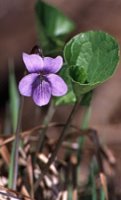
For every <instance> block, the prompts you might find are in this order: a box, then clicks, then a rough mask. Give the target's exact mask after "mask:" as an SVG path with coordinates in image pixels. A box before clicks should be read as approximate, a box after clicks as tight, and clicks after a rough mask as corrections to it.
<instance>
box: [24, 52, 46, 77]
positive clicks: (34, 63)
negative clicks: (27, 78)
mask: <svg viewBox="0 0 121 200" xmlns="http://www.w3.org/2000/svg"><path fill="white" fill-rule="evenodd" d="M23 61H24V64H25V65H26V68H27V70H28V71H29V72H30V73H33V72H35V73H36V72H40V71H43V59H42V58H41V57H40V56H39V55H37V54H31V55H29V54H27V53H23Z"/></svg>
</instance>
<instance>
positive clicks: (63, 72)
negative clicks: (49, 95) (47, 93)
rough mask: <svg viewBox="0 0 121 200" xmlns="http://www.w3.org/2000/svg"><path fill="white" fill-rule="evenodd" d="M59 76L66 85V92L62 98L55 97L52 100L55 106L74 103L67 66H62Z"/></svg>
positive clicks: (74, 98) (74, 97)
mask: <svg viewBox="0 0 121 200" xmlns="http://www.w3.org/2000/svg"><path fill="white" fill-rule="evenodd" d="M59 75H60V76H61V77H62V78H63V79H64V80H65V82H66V84H67V85H68V92H67V94H66V95H64V96H62V97H55V98H54V102H55V105H56V106H58V105H63V104H71V103H74V102H75V101H76V96H75V94H74V92H73V88H72V83H71V80H70V78H69V73H68V67H67V65H63V67H62V69H61V71H60V72H59Z"/></svg>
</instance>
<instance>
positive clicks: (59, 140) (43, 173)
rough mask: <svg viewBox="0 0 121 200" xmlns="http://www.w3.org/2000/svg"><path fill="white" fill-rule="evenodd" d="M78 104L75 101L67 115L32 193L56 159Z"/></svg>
mask: <svg viewBox="0 0 121 200" xmlns="http://www.w3.org/2000/svg"><path fill="white" fill-rule="evenodd" d="M79 102H80V101H79ZM79 102H78V101H77V102H76V103H75V105H74V107H73V109H72V111H71V113H70V115H69V117H68V119H67V122H66V124H65V126H64V128H63V130H62V132H61V134H60V137H59V139H58V141H57V144H56V147H55V149H54V151H53V153H52V155H51V157H50V159H49V161H48V163H47V165H46V166H45V168H44V169H43V172H42V174H41V175H40V177H39V178H38V180H37V181H36V183H35V186H34V192H36V190H37V188H38V186H39V183H40V182H41V180H42V178H43V177H44V175H45V174H46V173H47V171H48V170H49V167H50V165H51V164H52V163H53V161H54V159H55V157H56V155H57V153H58V150H59V148H60V146H61V144H62V142H63V140H64V137H65V134H66V133H67V130H68V128H69V126H70V124H71V122H72V119H73V117H74V114H75V112H76V109H77V107H78V103H79Z"/></svg>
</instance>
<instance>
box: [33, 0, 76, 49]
mask: <svg viewBox="0 0 121 200" xmlns="http://www.w3.org/2000/svg"><path fill="white" fill-rule="evenodd" d="M35 12H36V17H37V18H36V19H37V28H38V31H39V40H40V44H41V47H42V48H43V49H44V50H45V53H46V52H47V50H49V49H50V50H52V49H53V48H54V49H55V48H57V49H60V48H61V49H62V47H63V45H64V41H65V39H66V38H67V36H68V34H69V33H70V32H72V31H73V30H74V23H73V22H72V21H71V20H70V19H69V18H68V17H66V16H65V15H64V14H63V13H62V12H61V11H59V10H58V9H56V8H55V7H53V6H51V5H49V4H47V3H45V2H43V1H40V0H38V1H37V3H36V5H35Z"/></svg>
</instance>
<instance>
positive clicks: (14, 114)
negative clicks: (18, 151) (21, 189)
mask: <svg viewBox="0 0 121 200" xmlns="http://www.w3.org/2000/svg"><path fill="white" fill-rule="evenodd" d="M9 98H10V115H11V122H12V130H13V132H15V130H16V127H17V121H18V112H19V101H20V99H19V94H18V89H17V84H16V79H15V73H14V62H13V60H12V59H11V60H9ZM14 150H15V143H13V146H12V153H11V161H10V166H9V178H8V187H9V188H12V183H13V179H12V177H13V173H14V170H13V169H14V166H13V164H14V159H15V158H14Z"/></svg>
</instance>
